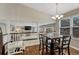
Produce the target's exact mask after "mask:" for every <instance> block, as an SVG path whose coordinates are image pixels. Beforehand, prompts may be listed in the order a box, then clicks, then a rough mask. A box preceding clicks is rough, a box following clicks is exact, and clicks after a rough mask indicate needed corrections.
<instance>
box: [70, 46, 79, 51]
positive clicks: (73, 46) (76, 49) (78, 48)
mask: <svg viewBox="0 0 79 59" xmlns="http://www.w3.org/2000/svg"><path fill="white" fill-rule="evenodd" d="M70 47H71V48H73V49H76V50H79V48H77V47H75V46H70Z"/></svg>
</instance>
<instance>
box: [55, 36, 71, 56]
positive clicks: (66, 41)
mask: <svg viewBox="0 0 79 59" xmlns="http://www.w3.org/2000/svg"><path fill="white" fill-rule="evenodd" d="M70 41H71V36H63V37H62V41H61V40H60V44H57V45H56V47H55V48H56V49H59V54H60V53H62V55H63V54H65V53H63V52H64V50H67V52H68V55H70V49H69V47H70Z"/></svg>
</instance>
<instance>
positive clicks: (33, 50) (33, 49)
mask: <svg viewBox="0 0 79 59" xmlns="http://www.w3.org/2000/svg"><path fill="white" fill-rule="evenodd" d="M18 55H19V54H18ZM20 55H40V53H39V45H34V46H29V47H26V48H25V51H24V52H23V54H20ZM44 55H45V54H44ZM65 55H67V51H66V52H65ZM70 55H79V51H78V50H75V49H73V48H70Z"/></svg>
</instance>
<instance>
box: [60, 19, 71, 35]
mask: <svg viewBox="0 0 79 59" xmlns="http://www.w3.org/2000/svg"><path fill="white" fill-rule="evenodd" d="M60 35H70V19H63V20H61V28H60Z"/></svg>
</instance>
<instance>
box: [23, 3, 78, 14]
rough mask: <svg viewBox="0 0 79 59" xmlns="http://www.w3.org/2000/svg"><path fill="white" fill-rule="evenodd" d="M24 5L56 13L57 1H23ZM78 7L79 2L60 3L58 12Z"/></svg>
mask: <svg viewBox="0 0 79 59" xmlns="http://www.w3.org/2000/svg"><path fill="white" fill-rule="evenodd" d="M23 5H25V6H28V7H31V8H33V9H36V10H38V11H41V12H44V13H47V14H50V15H55V14H56V3H23ZM76 8H79V3H59V4H58V11H59V12H58V13H59V14H64V13H66V12H68V11H71V10H74V9H76Z"/></svg>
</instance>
